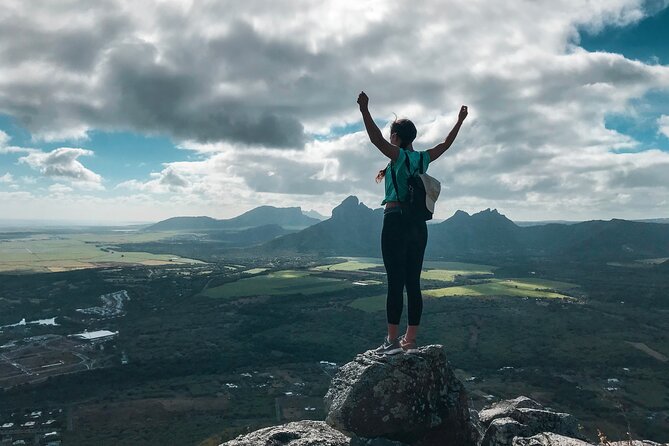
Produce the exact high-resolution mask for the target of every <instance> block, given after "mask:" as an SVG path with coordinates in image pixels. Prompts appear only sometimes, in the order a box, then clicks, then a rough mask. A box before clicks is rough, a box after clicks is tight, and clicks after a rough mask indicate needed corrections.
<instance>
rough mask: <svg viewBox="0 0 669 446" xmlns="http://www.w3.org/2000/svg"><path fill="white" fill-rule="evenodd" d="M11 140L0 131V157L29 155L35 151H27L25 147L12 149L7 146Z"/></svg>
mask: <svg viewBox="0 0 669 446" xmlns="http://www.w3.org/2000/svg"><path fill="white" fill-rule="evenodd" d="M10 139H11V138H10V137H9V135H8V134H7V133H5V132H3V131H2V130H0V155H5V154H8V153H30V152H33V151H35V149H29V148H27V147H14V146H10V145H8V143H9V140H10Z"/></svg>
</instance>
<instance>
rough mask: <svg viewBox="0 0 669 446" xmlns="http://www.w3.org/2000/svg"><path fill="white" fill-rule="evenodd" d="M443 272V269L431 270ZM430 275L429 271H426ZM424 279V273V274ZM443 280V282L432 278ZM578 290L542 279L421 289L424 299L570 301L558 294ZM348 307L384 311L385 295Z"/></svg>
mask: <svg viewBox="0 0 669 446" xmlns="http://www.w3.org/2000/svg"><path fill="white" fill-rule="evenodd" d="M433 271H439V272H441V271H444V270H433ZM428 272H429V271H428ZM422 277H423V278H425V273H423V276H422ZM432 280H443V279H432ZM573 288H577V285H574V284H573V283H567V282H557V281H554V280H543V279H534V278H530V279H508V280H500V279H493V280H491V281H488V282H486V283H480V284H476V285H468V286H453V287H446V288H436V289H429V290H423V296H426V297H455V296H466V297H493V296H510V297H531V298H536V299H571V297H569V296H567V295H565V294H562V293H560V292H559V291H564V290H568V289H573ZM349 306H350V307H352V308H355V309H358V310H362V311H365V312H368V313H372V312H375V311H383V310H385V309H386V296H385V295H383V296H369V297H361V298H358V299H355V300H354V301H353V302H351V303H350V304H349Z"/></svg>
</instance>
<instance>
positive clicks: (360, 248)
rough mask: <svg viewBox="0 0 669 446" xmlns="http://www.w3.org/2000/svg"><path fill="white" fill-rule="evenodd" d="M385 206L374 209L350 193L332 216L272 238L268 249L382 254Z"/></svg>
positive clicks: (300, 251) (328, 253)
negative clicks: (382, 227)
mask: <svg viewBox="0 0 669 446" xmlns="http://www.w3.org/2000/svg"><path fill="white" fill-rule="evenodd" d="M382 221H383V209H375V210H372V209H370V208H368V207H367V206H365V205H364V204H363V203H360V202H359V200H358V198H356V197H354V196H350V197H348V198H346V199H345V200H344V201H342V203H341V204H340V205H339V206H337V207H336V208H334V209H333V210H332V217H330V218H329V219H327V220H325V221H323V222H320V223H317V224H315V225H313V226H310V227H308V228H306V229H303V230H302V231H300V232H297V233H295V234H288V235H285V236H283V237H279V238H277V239H274V240H272V241H271V242H268V243H266V244H264V245H263V246H262V248H263V250H267V251H285V252H296V253H318V254H322V255H337V254H342V253H346V254H348V255H360V256H365V255H371V256H375V257H379V256H380V255H381V247H380V240H381V224H382Z"/></svg>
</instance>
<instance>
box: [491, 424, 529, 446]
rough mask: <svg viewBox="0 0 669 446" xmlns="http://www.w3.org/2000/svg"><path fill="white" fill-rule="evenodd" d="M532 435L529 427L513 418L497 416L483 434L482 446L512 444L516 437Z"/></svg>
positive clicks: (505, 445)
mask: <svg viewBox="0 0 669 446" xmlns="http://www.w3.org/2000/svg"><path fill="white" fill-rule="evenodd" d="M530 435H532V434H531V433H530V430H529V428H528V427H527V426H526V425H524V424H521V423H520V422H518V421H516V420H514V419H513V418H508V417H507V418H495V419H494V420H492V421H491V422H490V424H489V425H488V428H487V429H486V431H485V434H483V439H482V440H481V446H507V445H511V443H512V442H513V439H514V437H526V436H530Z"/></svg>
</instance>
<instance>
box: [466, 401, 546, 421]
mask: <svg viewBox="0 0 669 446" xmlns="http://www.w3.org/2000/svg"><path fill="white" fill-rule="evenodd" d="M521 408H522V409H543V406H542V405H541V404H539V403H537V402H536V401H534V400H533V399H530V398H528V397H526V396H519V397H518V398H514V399H512V400H503V401H499V402H497V403H495V404H493V405H492V406H490V407H489V408H486V409H483V410H482V411H481V412H479V421H480V422H481V423H482V424H483V425H485V426H487V425H489V424H490V423H491V422H492V420H494V419H496V418H505V417H510V416H511V414H512V413H513V412H514V411H516V410H517V409H521Z"/></svg>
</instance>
